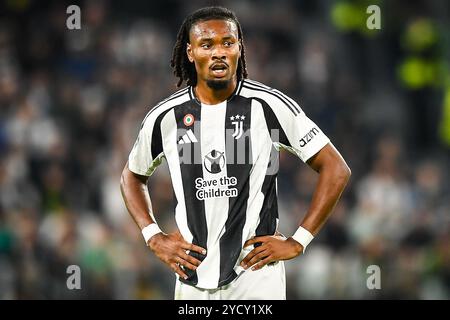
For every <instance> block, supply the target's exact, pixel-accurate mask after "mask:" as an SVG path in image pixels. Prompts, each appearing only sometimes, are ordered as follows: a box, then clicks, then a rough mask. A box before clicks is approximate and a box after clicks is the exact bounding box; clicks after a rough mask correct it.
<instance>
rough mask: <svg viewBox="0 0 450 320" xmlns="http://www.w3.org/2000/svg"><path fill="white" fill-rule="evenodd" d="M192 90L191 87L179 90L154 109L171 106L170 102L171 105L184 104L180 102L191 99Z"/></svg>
mask: <svg viewBox="0 0 450 320" xmlns="http://www.w3.org/2000/svg"><path fill="white" fill-rule="evenodd" d="M190 90H191V87H190V86H187V87H184V88H182V89H180V90H177V91H175V92H173V93H172V94H171V95H169V96H167V97H166V98H164V99H163V100H161V101H159V102H158V103H157V104H156V105H155V106H154V107H153V108H152V109H154V108H156V107H159V106H162V105H165V104H169V103H170V102H171V104H175V105H176V103H177V102H178V103H182V102H180V101H184V100H188V99H190ZM150 111H151V110H150Z"/></svg>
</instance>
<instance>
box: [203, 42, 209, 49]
mask: <svg viewBox="0 0 450 320" xmlns="http://www.w3.org/2000/svg"><path fill="white" fill-rule="evenodd" d="M201 47H202V48H204V49H208V48H209V47H210V45H209V44H208V43H203V44H202V45H201Z"/></svg>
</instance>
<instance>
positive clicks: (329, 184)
mask: <svg viewBox="0 0 450 320" xmlns="http://www.w3.org/2000/svg"><path fill="white" fill-rule="evenodd" d="M310 166H311V167H312V168H313V169H314V170H316V171H317V172H319V180H318V182H317V186H316V188H315V191H314V194H313V197H312V200H311V204H310V206H309V210H308V212H307V213H306V215H305V216H304V218H303V220H302V222H301V224H300V225H301V226H302V227H303V228H305V229H306V230H308V231H309V232H310V233H311V234H313V235H314V236H315V235H317V233H318V232H319V231H320V229H321V228H322V227H323V225H324V224H325V222H326V221H327V219H328V217H329V216H330V214H331V213H332V211H333V209H334V207H335V206H336V204H337V202H338V201H339V199H340V197H341V194H342V192H343V191H344V189H345V186H346V185H347V182H348V180H349V178H350V175H351V171H350V168H349V167H348V166H347V164H346V163H345V161H344V159H343V158H342V157H341V155H340V154H339V152H338V151H337V150H336V149H335V148H334V146H333V145H331V144H330V145H328V146H326V147H325V148H324V149H323V151H321V152H319V154H318V155H317V157H315V158H314V159H312V161H311V162H310Z"/></svg>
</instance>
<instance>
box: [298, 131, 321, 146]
mask: <svg viewBox="0 0 450 320" xmlns="http://www.w3.org/2000/svg"><path fill="white" fill-rule="evenodd" d="M318 133H319V129H317V128H316V127H314V128H312V129H311V130H310V131H309V132H308V133H307V134H305V136H304V137H303V138H302V139H300V147H304V146H306V145H307V144H308V142H310V141H311V140H312V139H313V138H314V136H315V135H317V134H318Z"/></svg>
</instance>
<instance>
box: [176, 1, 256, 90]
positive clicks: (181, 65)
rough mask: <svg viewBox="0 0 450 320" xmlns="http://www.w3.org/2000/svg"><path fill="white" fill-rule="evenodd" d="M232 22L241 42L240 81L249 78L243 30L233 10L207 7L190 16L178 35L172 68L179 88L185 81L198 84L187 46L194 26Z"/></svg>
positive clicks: (238, 68) (238, 76)
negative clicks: (200, 23)
mask: <svg viewBox="0 0 450 320" xmlns="http://www.w3.org/2000/svg"><path fill="white" fill-rule="evenodd" d="M215 19H217V20H230V21H233V22H234V23H235V24H236V26H237V28H238V38H239V40H240V41H241V45H242V49H241V57H240V58H239V62H238V67H237V71H236V73H237V78H238V80H241V79H243V78H244V79H245V78H247V75H248V73H247V66H246V63H245V47H244V38H243V33H242V29H241V25H240V23H239V21H238V19H237V17H236V15H235V14H234V12H232V11H231V10H228V9H226V8H223V7H206V8H202V9H199V10H197V11H195V12H194V13H192V14H191V15H189V16H188V17H187V18H186V19H185V20H184V21H183V24H182V25H181V27H180V30H179V31H178V35H177V42H176V43H175V46H174V48H173V53H172V60H171V61H170V66H171V67H172V69H173V74H174V75H175V76H176V77H177V78H179V80H178V83H177V87H180V86H181V84H182V83H183V81H186V83H187V85H188V86H189V85H192V86H195V85H196V84H197V72H196V71H195V65H194V63H192V62H190V61H189V59H188V57H187V54H186V46H187V43H189V32H190V31H191V28H192V26H193V25H194V24H195V23H197V22H199V21H208V20H215Z"/></svg>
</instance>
